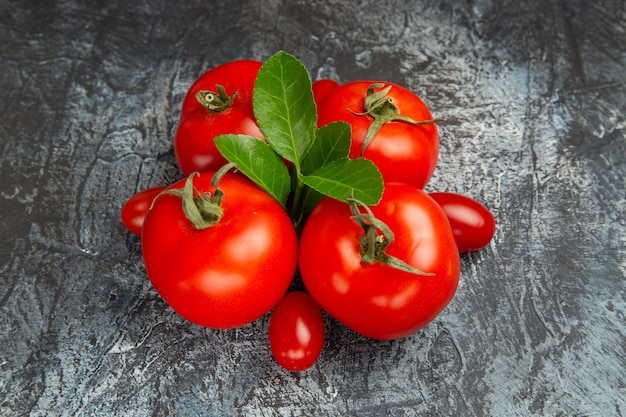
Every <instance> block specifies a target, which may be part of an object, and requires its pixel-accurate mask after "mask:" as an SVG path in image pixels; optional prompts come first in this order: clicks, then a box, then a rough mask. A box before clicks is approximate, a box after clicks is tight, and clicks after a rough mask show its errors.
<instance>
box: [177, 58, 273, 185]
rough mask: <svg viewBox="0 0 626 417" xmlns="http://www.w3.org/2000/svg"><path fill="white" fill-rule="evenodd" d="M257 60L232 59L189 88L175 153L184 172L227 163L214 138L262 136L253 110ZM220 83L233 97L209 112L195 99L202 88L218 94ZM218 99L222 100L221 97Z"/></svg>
mask: <svg viewBox="0 0 626 417" xmlns="http://www.w3.org/2000/svg"><path fill="white" fill-rule="evenodd" d="M261 65H262V63H261V62H258V61H251V60H242V61H233V62H229V63H227V64H223V65H220V66H218V67H215V68H213V69H211V70H209V71H208V72H206V73H205V74H204V75H202V76H201V77H200V78H199V79H198V80H197V81H196V82H195V83H194V84H193V85H192V86H191V88H190V89H189V91H188V92H187V95H186V96H185V100H184V102H183V108H182V111H181V117H180V121H179V125H178V129H177V131H176V136H175V138H174V153H175V155H176V160H177V161H178V165H179V166H180V168H181V170H182V171H183V173H184V174H185V175H186V176H187V175H190V174H191V173H192V172H196V171H199V172H203V171H214V170H217V169H219V168H220V167H222V166H223V165H224V164H226V162H227V161H226V159H225V158H224V157H223V156H222V154H221V153H220V152H219V151H218V150H217V147H216V146H215V143H214V142H213V139H214V138H215V137H216V136H219V135H221V134H227V133H233V134H243V135H250V136H254V137H256V138H259V139H263V138H264V137H263V134H262V133H261V131H260V129H259V126H258V125H257V123H256V118H255V117H254V113H253V110H252V90H253V89H254V81H255V79H256V76H257V74H258V72H259V68H261ZM218 86H221V87H223V89H224V94H225V95H226V96H228V97H229V98H231V99H232V102H230V103H229V102H228V100H225V101H226V103H229V104H226V105H224V109H223V110H220V111H210V110H208V109H207V108H206V107H204V106H203V105H202V104H200V102H199V101H198V100H197V99H196V94H197V93H198V92H199V91H201V90H202V91H210V92H211V93H210V94H213V95H212V97H217V96H219V91H218ZM218 101H219V100H218Z"/></svg>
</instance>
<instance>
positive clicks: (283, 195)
mask: <svg viewBox="0 0 626 417" xmlns="http://www.w3.org/2000/svg"><path fill="white" fill-rule="evenodd" d="M215 146H216V147H217V149H218V150H219V151H220V153H221V154H222V155H224V158H226V159H228V160H229V161H230V162H234V163H236V164H237V168H238V169H239V170H240V171H241V172H243V173H244V174H245V175H246V176H247V177H248V178H250V179H251V180H252V181H253V182H254V183H255V184H257V185H258V186H259V187H261V188H262V189H263V190H265V191H266V192H267V193H268V194H269V195H271V196H272V197H274V198H275V199H276V200H277V201H278V202H279V203H280V204H281V205H282V206H283V207H284V206H285V204H286V202H287V196H288V195H289V192H290V190H291V178H290V177H289V172H288V171H287V167H286V166H285V163H284V161H283V160H282V159H280V157H279V156H278V155H277V154H276V152H274V151H273V150H272V148H270V146H269V145H268V144H267V143H265V142H263V141H262V140H260V139H257V138H255V137H252V136H247V135H232V134H227V135H220V136H218V137H216V138H215Z"/></svg>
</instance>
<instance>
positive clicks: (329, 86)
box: [312, 78, 339, 106]
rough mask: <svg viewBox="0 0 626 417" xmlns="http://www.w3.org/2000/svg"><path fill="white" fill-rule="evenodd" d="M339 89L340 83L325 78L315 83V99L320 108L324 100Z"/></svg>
mask: <svg viewBox="0 0 626 417" xmlns="http://www.w3.org/2000/svg"><path fill="white" fill-rule="evenodd" d="M337 87H339V83H338V82H337V81H335V80H330V79H328V78H323V79H321V80H317V81H315V82H314V83H313V86H312V88H313V99H314V100H315V104H317V105H318V106H319V105H320V103H321V102H322V99H323V98H324V97H326V96H327V95H328V93H330V92H331V91H333V90H334V89H335V88H337Z"/></svg>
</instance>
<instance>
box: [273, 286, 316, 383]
mask: <svg viewBox="0 0 626 417" xmlns="http://www.w3.org/2000/svg"><path fill="white" fill-rule="evenodd" d="M324 336H325V331H324V318H323V316H322V310H321V309H320V307H319V305H318V304H317V303H316V302H315V301H314V300H313V298H311V296H310V295H309V294H307V293H306V292H303V291H292V292H288V293H287V294H286V295H285V296H284V297H283V299H282V300H281V301H280V302H279V303H278V304H277V305H276V307H275V308H274V311H273V312H272V317H271V319H270V327H269V334H268V337H269V342H270V348H271V350H272V355H274V358H275V359H276V362H278V364H279V365H280V366H282V367H283V368H285V369H287V370H288V371H294V372H299V371H304V370H306V369H308V368H310V367H311V366H312V365H313V364H314V363H315V361H316V360H317V358H318V357H319V356H320V354H321V353H322V348H323V347H324Z"/></svg>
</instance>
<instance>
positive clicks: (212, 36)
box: [0, 0, 626, 417]
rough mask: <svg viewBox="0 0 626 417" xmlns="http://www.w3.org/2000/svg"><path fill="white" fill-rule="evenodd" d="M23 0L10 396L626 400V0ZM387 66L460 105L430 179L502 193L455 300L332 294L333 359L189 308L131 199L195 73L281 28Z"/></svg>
mask: <svg viewBox="0 0 626 417" xmlns="http://www.w3.org/2000/svg"><path fill="white" fill-rule="evenodd" d="M100 3H102V4H103V5H102V6H100V7H94V6H93V5H91V3H90V2H85V1H71V0H70V1H57V2H37V1H9V0H2V1H0V45H1V46H0V91H1V94H0V146H1V148H0V149H1V153H0V178H1V181H0V220H1V221H0V236H1V237H0V312H1V313H0V415H2V416H56V415H58V416H359V417H366V416H543V415H545V416H623V415H625V414H626V399H625V398H626V352H625V350H626V348H625V346H626V317H625V312H626V233H625V230H626V227H625V222H626V220H625V218H626V216H625V210H626V209H625V207H626V183H625V182H626V167H625V164H624V160H625V155H626V140H625V129H626V119H625V113H626V112H625V106H624V103H625V101H626V88H625V83H624V81H625V77H624V74H626V58H625V56H626V50H625V46H624V45H625V44H626V28H625V23H624V22H626V19H625V17H626V5H625V4H624V2H623V1H611V0H600V1H593V2H590V1H584V0H572V1H568V0H564V1H557V0H547V1H544V0H531V1H526V2H525V1H521V2H520V1H511V0H500V1H498V0H476V1H461V2H452V1H433V0H428V1H424V2H413V1H408V0H407V1H395V0H386V1H384V0H383V1H358V2H356V1H355V2H339V1H333V0H311V1H289V2H288V1H278V0H263V1H258V0H248V1H243V0H239V1H228V2H217V1H183V2H166V1H155V0H145V1H141V2H129V1H118V0H113V1H107V2H100ZM281 49H282V50H286V51H288V52H290V53H292V54H294V55H296V56H297V57H299V58H300V59H301V60H302V61H303V62H304V64H305V65H306V66H307V67H308V68H309V69H310V71H311V73H312V75H313V78H319V77H334V78H337V79H338V80H340V81H342V82H346V81H352V80H356V79H382V80H386V81H394V82H397V83H399V84H402V85H405V86H407V87H408V88H410V89H412V90H413V91H415V92H416V93H417V94H419V95H420V96H421V97H422V98H423V99H424V101H425V102H426V103H427V104H428V105H429V106H430V108H431V109H432V111H433V113H434V114H435V115H436V116H444V117H446V118H447V119H448V122H447V123H445V124H443V125H442V126H441V136H442V139H441V140H442V145H441V157H440V162H439V166H438V169H437V171H436V173H435V176H434V178H433V180H432V182H431V183H430V184H429V185H428V187H427V190H429V191H435V190H437V191H444V190H448V191H456V192H460V193H464V194H467V195H470V196H473V197H474V198H476V199H478V200H480V201H482V202H484V203H485V204H486V205H487V206H489V207H490V208H491V209H492V210H493V212H494V214H495V215H496V219H497V223H498V228H497V232H496V236H495V238H494V240H493V242H492V243H491V244H490V245H489V246H488V247H487V248H485V249H483V250H481V251H479V252H476V253H472V254H469V255H464V256H463V258H462V276H461V283H460V286H459V289H458V292H457V294H456V297H455V298H454V300H453V301H452V303H451V304H450V306H449V307H448V308H447V309H446V310H445V311H444V312H443V313H442V314H441V315H440V316H439V317H438V318H437V319H436V320H435V321H434V322H433V323H431V324H430V325H429V326H427V327H426V328H425V329H423V330H422V331H420V332H418V333H417V334H415V335H414V336H411V337H408V338H406V339H403V340H398V341H393V342H376V341H371V340H368V339H365V338H362V337H359V336H357V335H355V334H354V333H352V332H351V331H349V330H347V329H346V328H344V327H342V326H341V325H340V324H338V323H337V322H335V321H334V320H332V319H330V318H328V317H327V331H328V339H327V341H326V346H325V350H324V352H323V353H322V356H321V358H320V360H319V361H318V362H317V363H316V365H315V366H314V367H313V368H311V369H310V370H308V371H306V372H303V373H300V374H291V373H289V372H286V371H284V370H282V369H281V368H280V367H279V366H278V365H277V364H276V363H275V362H274V361H273V359H272V357H271V355H270V351H269V347H268V344H267V341H266V333H267V327H268V318H267V317H264V318H262V319H260V320H259V321H257V322H255V323H253V324H250V325H248V326H245V327H243V328H240V329H236V330H229V331H214V330H209V329H204V328H200V327H198V326H194V325H192V324H189V323H187V322H185V321H183V320H182V319H180V318H179V317H178V316H177V315H176V314H174V313H173V312H172V311H171V310H170V309H169V308H168V306H167V305H166V304H165V303H164V302H163V301H162V300H161V299H160V297H159V296H158V295H157V294H156V292H155V291H154V289H153V288H152V287H151V285H150V283H149V281H148V279H147V276H146V274H145V270H144V267H143V263H142V259H141V246H140V242H139V240H138V239H137V238H136V237H133V236H131V235H129V234H128V233H127V232H125V230H124V227H123V226H122V224H121V223H120V221H119V211H120V208H121V206H122V204H123V202H124V201H125V200H126V198H128V197H129V196H130V195H131V194H132V193H133V192H135V191H137V190H140V189H143V188H147V187H149V186H154V185H159V184H164V183H170V182H172V181H174V180H176V179H178V178H180V176H181V174H180V173H179V171H178V169H177V167H176V164H175V159H174V156H173V151H172V140H173V135H174V132H175V129H176V123H177V119H178V115H179V109H180V104H181V102H182V98H183V95H184V93H185V91H186V89H187V88H188V87H189V86H190V85H191V83H192V82H193V81H194V79H195V78H196V77H197V76H199V75H200V74H201V73H202V72H204V71H205V70H207V69H208V68H210V67H212V66H214V65H217V64H220V63H222V62H225V61H228V60H232V59H238V58H255V59H261V60H262V59H265V58H267V57H268V56H270V55H271V54H272V53H274V52H275V51H277V50H281Z"/></svg>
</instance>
